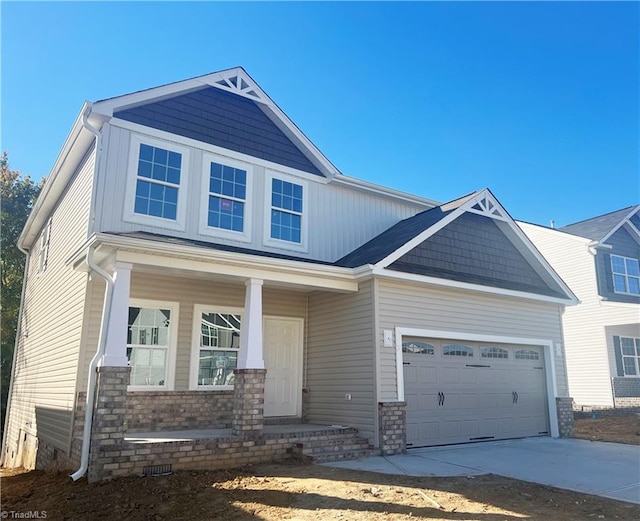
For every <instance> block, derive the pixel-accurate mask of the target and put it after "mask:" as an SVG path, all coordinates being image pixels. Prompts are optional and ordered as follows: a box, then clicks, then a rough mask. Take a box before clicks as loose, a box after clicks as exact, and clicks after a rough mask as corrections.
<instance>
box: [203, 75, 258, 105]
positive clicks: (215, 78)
mask: <svg viewBox="0 0 640 521" xmlns="http://www.w3.org/2000/svg"><path fill="white" fill-rule="evenodd" d="M207 83H209V85H211V86H212V87H217V88H220V89H223V90H226V91H228V92H233V93H234V94H238V95H240V96H244V97H246V98H250V99H253V100H255V101H260V102H263V103H267V102H268V101H269V98H267V96H266V95H265V94H264V93H263V92H262V90H261V89H260V87H258V85H257V84H256V83H255V82H254V81H253V80H252V79H251V77H250V76H249V75H248V74H247V73H246V72H245V70H244V69H243V68H242V67H236V68H234V69H228V70H225V71H220V72H218V73H214V74H212V75H211V76H210V77H209V81H208V82H207Z"/></svg>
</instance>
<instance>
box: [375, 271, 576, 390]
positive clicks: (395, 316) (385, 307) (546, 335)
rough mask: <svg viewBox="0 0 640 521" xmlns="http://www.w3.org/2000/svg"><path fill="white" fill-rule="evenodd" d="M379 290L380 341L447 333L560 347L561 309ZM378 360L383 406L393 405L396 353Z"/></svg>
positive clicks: (562, 384)
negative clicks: (416, 332) (402, 332)
mask: <svg viewBox="0 0 640 521" xmlns="http://www.w3.org/2000/svg"><path fill="white" fill-rule="evenodd" d="M377 287H378V309H379V315H378V320H379V325H378V327H379V329H380V331H379V333H380V337H381V336H382V331H383V330H385V329H390V330H394V329H395V328H396V327H402V328H415V329H426V330H439V331H451V332H452V337H455V333H456V332H459V333H467V334H476V335H492V336H496V337H513V338H531V339H540V340H547V341H550V342H553V343H554V344H556V343H561V338H562V333H561V326H560V309H559V308H560V306H558V305H556V304H545V303H537V302H532V301H523V300H520V299H515V298H506V297H500V296H488V295H481V294H477V293H472V292H465V291H459V290H443V289H435V288H430V287H428V286H424V285H418V284H411V283H405V282H400V281H389V280H379V281H378V282H377ZM380 343H381V342H380ZM381 345H382V343H381ZM555 351H556V350H555V349H554V354H555V366H556V381H557V385H558V396H567V385H566V375H565V371H564V363H563V360H562V356H561V355H558V354H557V353H555ZM475 357H476V358H478V357H479V354H476V355H475ZM380 359H381V382H380V384H381V392H382V396H381V400H382V401H391V400H396V399H397V380H396V367H397V365H396V363H397V361H396V350H395V347H382V348H381V349H380Z"/></svg>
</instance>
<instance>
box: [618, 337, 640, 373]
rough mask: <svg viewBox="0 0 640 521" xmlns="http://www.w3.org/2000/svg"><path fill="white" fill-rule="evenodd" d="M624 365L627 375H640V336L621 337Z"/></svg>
mask: <svg viewBox="0 0 640 521" xmlns="http://www.w3.org/2000/svg"><path fill="white" fill-rule="evenodd" d="M620 350H621V352H622V367H623V369H624V375H625V376H639V375H640V338H630V337H624V336H621V337H620Z"/></svg>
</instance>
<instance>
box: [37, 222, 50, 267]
mask: <svg viewBox="0 0 640 521" xmlns="http://www.w3.org/2000/svg"><path fill="white" fill-rule="evenodd" d="M50 240H51V219H49V221H48V222H47V225H46V226H45V228H44V230H42V233H41V234H40V252H39V254H38V273H44V272H45V271H46V269H47V263H48V262H49V241H50Z"/></svg>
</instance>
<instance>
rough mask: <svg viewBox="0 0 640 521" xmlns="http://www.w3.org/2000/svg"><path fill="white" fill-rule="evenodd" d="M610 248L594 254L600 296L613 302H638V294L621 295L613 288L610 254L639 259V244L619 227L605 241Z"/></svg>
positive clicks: (639, 299) (639, 300)
mask: <svg viewBox="0 0 640 521" xmlns="http://www.w3.org/2000/svg"><path fill="white" fill-rule="evenodd" d="M606 243H607V244H608V245H610V246H611V247H612V248H611V250H609V251H604V250H599V251H598V255H596V260H595V264H596V272H597V277H598V289H599V293H600V296H602V297H604V298H606V299H607V300H611V301H615V302H631V303H636V304H639V303H640V296H633V295H623V294H620V293H616V292H615V291H614V290H613V272H612V270H611V255H621V256H623V257H630V258H632V259H640V245H639V244H638V243H637V242H636V241H635V240H634V238H633V237H631V235H630V234H629V232H628V231H627V230H626V229H624V228H620V229H618V231H616V232H615V233H614V234H613V235H612V236H611V237H609V239H608V240H607V242H606Z"/></svg>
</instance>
